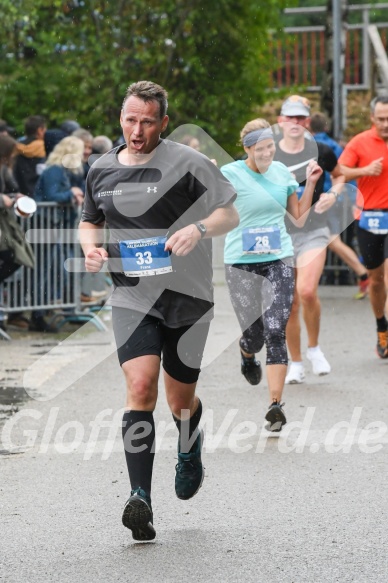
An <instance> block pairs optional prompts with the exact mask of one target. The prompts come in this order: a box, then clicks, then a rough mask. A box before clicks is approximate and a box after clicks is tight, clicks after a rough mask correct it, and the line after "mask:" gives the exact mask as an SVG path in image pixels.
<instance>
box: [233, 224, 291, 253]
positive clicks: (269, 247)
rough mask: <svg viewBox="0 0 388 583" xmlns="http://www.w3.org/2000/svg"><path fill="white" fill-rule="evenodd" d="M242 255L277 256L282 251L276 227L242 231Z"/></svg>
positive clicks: (278, 231) (278, 230)
mask: <svg viewBox="0 0 388 583" xmlns="http://www.w3.org/2000/svg"><path fill="white" fill-rule="evenodd" d="M242 243H243V253H244V255H249V254H254V255H257V254H259V255H261V254H267V253H273V254H275V255H276V254H277V253H280V252H281V250H282V246H281V240H280V229H279V227H278V226H277V225H271V226H268V227H257V228H256V227H254V228H247V229H243V233H242Z"/></svg>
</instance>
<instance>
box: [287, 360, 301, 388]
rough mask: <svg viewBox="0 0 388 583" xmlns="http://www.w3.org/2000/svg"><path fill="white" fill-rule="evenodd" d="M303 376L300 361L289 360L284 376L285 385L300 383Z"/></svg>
mask: <svg viewBox="0 0 388 583" xmlns="http://www.w3.org/2000/svg"><path fill="white" fill-rule="evenodd" d="M304 378H305V375H304V366H303V363H301V362H291V363H290V367H289V369H288V373H287V376H286V380H285V383H286V385H300V384H301V383H303V381H304Z"/></svg>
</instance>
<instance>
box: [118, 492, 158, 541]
mask: <svg viewBox="0 0 388 583" xmlns="http://www.w3.org/2000/svg"><path fill="white" fill-rule="evenodd" d="M122 520H123V525H124V526H125V527H126V528H129V529H130V530H132V537H133V538H134V539H135V540H142V541H145V540H153V539H154V538H155V536H156V532H155V529H154V527H153V524H152V523H153V514H152V507H151V500H150V498H149V496H147V494H146V493H145V492H144V490H142V489H141V488H138V489H137V490H132V492H131V496H130V498H128V500H127V502H126V504H125V507H124V512H123V518H122Z"/></svg>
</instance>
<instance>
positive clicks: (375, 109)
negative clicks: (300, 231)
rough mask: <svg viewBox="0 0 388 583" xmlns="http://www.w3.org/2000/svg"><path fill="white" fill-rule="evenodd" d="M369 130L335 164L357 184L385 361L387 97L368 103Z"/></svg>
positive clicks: (361, 235)
mask: <svg viewBox="0 0 388 583" xmlns="http://www.w3.org/2000/svg"><path fill="white" fill-rule="evenodd" d="M371 120H372V123H373V126H372V128H371V129H369V130H367V131H365V132H361V133H360V134H358V135H357V136H355V137H354V138H353V139H352V140H350V142H349V143H348V144H347V146H346V147H345V150H344V152H343V153H342V154H341V156H340V159H339V162H340V164H341V168H342V172H343V174H344V175H345V177H346V180H354V179H355V180H357V181H358V188H359V193H358V195H357V204H358V207H359V212H358V213H357V216H356V219H357V220H358V225H357V237H358V243H359V247H360V251H361V254H362V256H363V259H364V263H365V266H366V268H367V270H368V274H369V282H370V283H369V297H370V302H371V305H372V309H373V312H374V315H375V318H376V322H377V354H378V356H379V357H380V358H388V322H387V318H386V316H387V314H388V300H387V296H388V294H387V290H388V95H385V96H379V97H376V98H375V99H374V100H373V101H372V103H371Z"/></svg>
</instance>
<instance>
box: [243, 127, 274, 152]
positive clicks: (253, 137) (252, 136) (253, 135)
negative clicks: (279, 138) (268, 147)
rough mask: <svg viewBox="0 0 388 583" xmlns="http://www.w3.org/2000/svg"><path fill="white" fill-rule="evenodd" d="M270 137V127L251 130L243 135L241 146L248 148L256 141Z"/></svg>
mask: <svg viewBox="0 0 388 583" xmlns="http://www.w3.org/2000/svg"><path fill="white" fill-rule="evenodd" d="M270 138H273V133H272V129H271V128H263V129H261V130H253V131H252V132H249V133H248V134H246V136H244V137H243V141H242V143H243V146H246V147H247V148H250V147H251V146H253V145H254V144H257V142H261V141H262V140H268V139H270Z"/></svg>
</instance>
